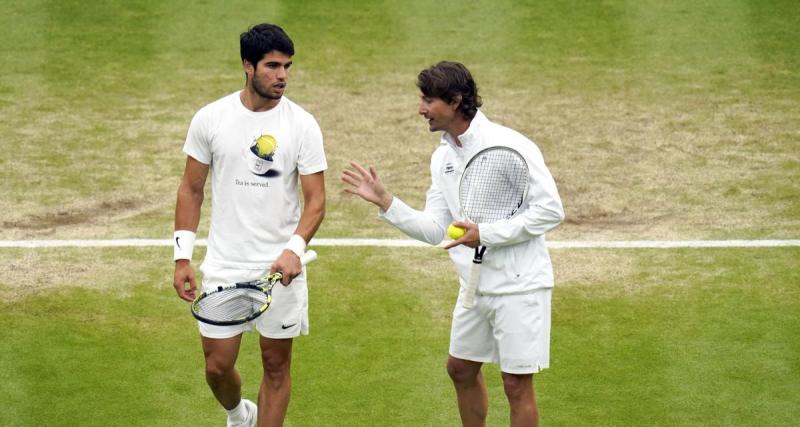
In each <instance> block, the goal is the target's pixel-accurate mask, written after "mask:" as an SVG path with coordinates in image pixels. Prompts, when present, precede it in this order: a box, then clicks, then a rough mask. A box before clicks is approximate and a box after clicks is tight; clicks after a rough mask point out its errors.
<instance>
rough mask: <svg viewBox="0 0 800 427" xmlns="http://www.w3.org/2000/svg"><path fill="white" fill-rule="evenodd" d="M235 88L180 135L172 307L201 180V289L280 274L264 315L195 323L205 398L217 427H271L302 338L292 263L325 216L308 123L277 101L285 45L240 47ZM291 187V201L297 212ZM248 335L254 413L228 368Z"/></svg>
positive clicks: (188, 275)
mask: <svg viewBox="0 0 800 427" xmlns="http://www.w3.org/2000/svg"><path fill="white" fill-rule="evenodd" d="M240 48H241V59H242V67H243V68H244V73H245V77H246V80H245V83H244V89H242V90H241V91H237V92H235V93H232V94H230V95H228V96H225V97H223V98H221V99H219V100H217V101H214V102H212V103H211V104H208V105H206V106H205V107H203V108H201V109H200V110H199V111H198V112H197V113H196V114H195V116H194V118H193V119H192V122H191V124H190V126H189V131H188V135H187V137H186V142H185V144H184V146H183V151H184V153H186V156H187V157H186V168H185V170H184V173H183V179H182V180H181V183H180V186H179V188H178V200H177V206H176V208H175V236H174V241H175V250H174V258H175V278H174V286H175V290H176V291H177V293H178V296H179V297H181V298H182V299H184V300H186V301H192V300H193V299H194V298H195V296H196V295H195V294H196V287H197V286H196V282H195V273H194V271H193V269H192V267H191V265H190V261H191V258H192V248H193V245H194V240H195V232H196V230H197V226H198V223H199V220H200V207H201V205H202V203H203V188H204V186H205V182H206V177H207V176H208V173H209V171H210V172H211V196H212V200H211V201H212V205H211V227H210V230H209V234H208V250H207V253H206V257H205V260H204V261H203V263H202V265H201V266H200V271H201V272H202V273H203V280H202V287H203V288H204V289H211V288H214V287H216V286H218V285H220V284H225V283H232V282H241V281H247V280H253V279H256V278H259V277H261V276H263V275H264V274H266V273H268V272H275V271H282V272H283V273H284V279H283V281H282V283H283V285H285V286H276V287H275V288H274V289H273V302H272V305H271V306H270V308H269V311H268V313H266V314H264V315H263V316H260V317H258V318H257V319H256V320H254V321H252V322H250V323H249V324H245V325H241V326H212V325H208V324H205V323H200V322H198V326H199V329H200V335H201V342H202V347H203V353H204V354H205V373H206V381H207V382H208V385H209V387H210V388H211V391H212V392H213V393H214V396H215V397H216V398H217V400H218V401H219V403H220V404H221V405H222V406H223V407H224V408H225V409H226V410H227V412H228V424H227V425H228V426H247V427H250V426H255V425H256V423H257V424H258V425H259V426H262V427H264V426H277V425H281V424H282V423H283V419H284V417H285V415H286V410H287V408H288V405H289V395H290V390H291V377H290V369H289V368H290V363H291V358H292V340H293V338H294V337H297V336H299V335H307V334H308V290H307V287H306V276H305V272H304V269H303V267H302V266H301V263H300V255H302V254H303V253H304V251H305V247H306V243H307V242H308V241H309V240H311V238H312V236H314V233H315V232H316V231H317V229H318V228H319V225H320V223H321V222H322V219H323V217H324V215H325V181H324V177H323V171H324V170H325V169H327V161H326V158H325V153H324V151H323V143H322V133H321V132H320V128H319V125H318V124H317V122H316V120H315V119H314V117H313V116H312V115H311V114H309V113H308V112H306V111H305V110H303V109H302V108H301V107H300V106H298V105H297V104H295V103H294V102H292V101H290V100H289V99H287V98H286V97H284V96H283V95H284V91H285V90H286V85H287V80H288V77H289V67H290V66H291V65H292V56H293V55H294V45H293V43H292V40H291V39H290V38H289V36H288V35H287V34H286V33H285V32H284V31H283V30H282V29H281V28H280V27H278V26H276V25H271V24H260V25H256V26H254V27H252V28H251V29H249V30H248V31H247V32H245V33H243V34H241V36H240ZM298 181H299V185H300V187H301V188H302V193H303V199H304V203H303V206H304V207H303V209H302V212H301V207H300V202H299V200H298V199H299V196H298ZM253 329H255V330H257V331H258V333H259V334H260V346H261V358H262V362H263V367H264V372H263V377H262V379H261V387H260V390H259V394H258V407H256V405H255V404H254V403H253V402H251V401H249V400H246V399H242V398H241V379H240V377H239V373H238V371H237V370H236V369H235V363H236V358H237V356H238V353H239V345H240V342H241V337H242V333H244V332H245V331H250V330H253Z"/></svg>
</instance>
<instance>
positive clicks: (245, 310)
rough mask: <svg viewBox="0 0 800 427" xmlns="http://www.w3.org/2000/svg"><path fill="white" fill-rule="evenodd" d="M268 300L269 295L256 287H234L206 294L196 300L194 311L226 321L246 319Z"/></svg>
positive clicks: (208, 317) (218, 320)
mask: <svg viewBox="0 0 800 427" xmlns="http://www.w3.org/2000/svg"><path fill="white" fill-rule="evenodd" d="M269 302H270V297H269V296H268V295H267V294H265V293H264V292H261V291H260V290H258V289H251V288H236V289H230V290H227V291H224V292H217V293H214V294H209V295H207V296H206V297H205V298H203V299H201V300H200V301H198V302H197V304H196V306H195V312H196V313H197V314H198V315H200V316H202V317H204V318H206V319H210V320H214V321H217V322H227V321H234V320H239V319H246V318H248V317H250V316H252V315H253V314H255V313H258V312H259V311H261V307H263V306H264V304H267V303H269Z"/></svg>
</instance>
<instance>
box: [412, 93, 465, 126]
mask: <svg viewBox="0 0 800 427" xmlns="http://www.w3.org/2000/svg"><path fill="white" fill-rule="evenodd" d="M419 99H420V101H419V114H420V115H422V116H423V117H425V119H427V120H428V126H429V127H430V131H431V132H436V131H449V130H450V127H451V125H452V124H453V120H454V119H455V118H456V114H457V113H456V108H457V107H458V103H455V102H454V103H450V104H448V103H446V102H444V100H442V99H441V98H433V97H429V96H425V94H421V95H420V97H419Z"/></svg>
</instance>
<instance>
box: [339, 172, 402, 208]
mask: <svg viewBox="0 0 800 427" xmlns="http://www.w3.org/2000/svg"><path fill="white" fill-rule="evenodd" d="M350 165H351V166H352V167H353V169H354V170H352V171H351V170H349V169H345V170H344V171H342V181H344V182H345V183H347V184H350V187H345V189H344V191H346V192H348V193H350V194H355V195H356V196H359V197H361V198H362V199H364V200H366V201H368V202H372V203H374V204H376V205H378V206H379V207H380V208H381V209H383V210H384V211H385V210H387V209H389V206H391V204H392V199H393V196H392V194H391V193H389V192H388V191H386V188H384V186H383V183H382V182H381V178H380V177H379V176H378V171H376V170H375V168H374V167H373V166H370V167H369V170H366V169H364V167H362V166H361V165H360V164H358V163H357V162H356V161H351V162H350Z"/></svg>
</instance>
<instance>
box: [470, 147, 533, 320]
mask: <svg viewBox="0 0 800 427" xmlns="http://www.w3.org/2000/svg"><path fill="white" fill-rule="evenodd" d="M492 150H507V151H509V152H511V153H513V154H514V155H516V156H517V157H519V160H521V161H522V164H523V165H524V166H525V170H526V175H525V188H524V190H523V193H522V196H521V197H520V203H519V205H517V208H516V209H515V210H514V211H513V212H511V213H510V214H509V215H508V218H513V217H514V216H515V215H516V214H517V212H519V209H520V208H521V207H522V205H523V204H524V203H525V199H527V198H528V187H529V185H530V176H529V175H530V169H529V168H528V162H527V161H525V157H523V156H522V154H520V152H519V151H517V150H515V149H513V148H511V147H507V146H504V145H493V146H491V147H487V148H484V149H482V150H480V151H478V152H477V153H475V154H474V155H473V156H472V157H470V159H469V161H467V165H466V166H465V167H464V172H463V173H462V175H461V180H460V181H459V185H458V192H459V200H458V203H459V208H460V209H461V211H462V214H463V216H464V218H466V219H467V221H469V222H472V223H475V222H474V221H473V220H472V219H471V218H469V217H468V216H467V215H466V214H464V212H463V211H464V205H463V203H462V200H461V186H462V184H463V183H464V175H466V172H467V170H468V169H469V166H470V164H471V163H472V162H473V161H475V160H476V159H478V157H480V156H481V155H483V154H485V153H486V152H487V151H492ZM508 218H506V219H508ZM485 253H486V246H482V245H480V244H478V246H476V247H475V255H474V256H473V258H472V266H471V267H470V271H469V278H467V285H466V287H465V288H464V296H463V297H462V298H461V306H462V307H464V308H465V309H468V310H469V309H471V308H473V307H475V300H476V297H477V293H478V280H479V279H480V274H481V264H483V255H484V254H485Z"/></svg>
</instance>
